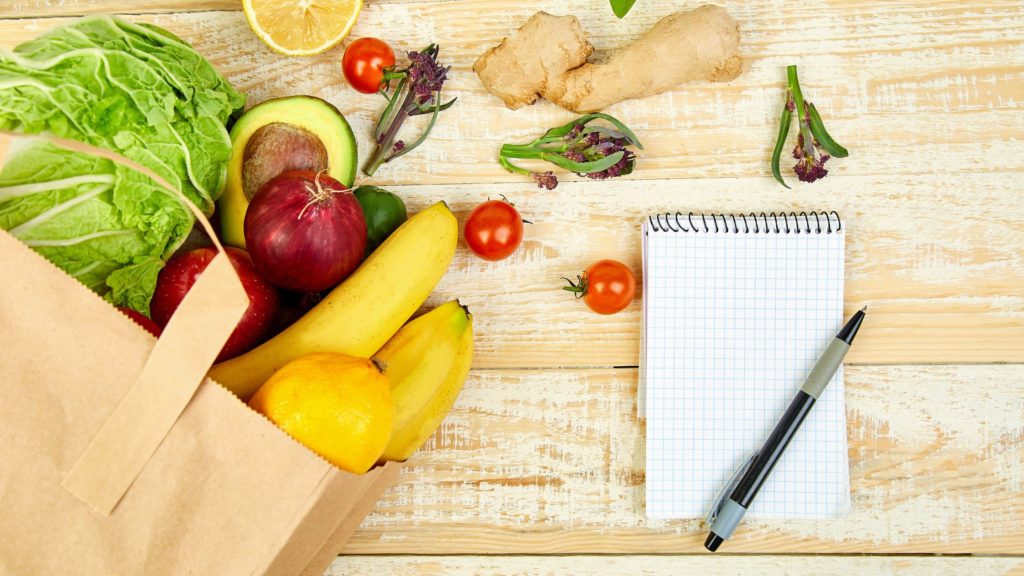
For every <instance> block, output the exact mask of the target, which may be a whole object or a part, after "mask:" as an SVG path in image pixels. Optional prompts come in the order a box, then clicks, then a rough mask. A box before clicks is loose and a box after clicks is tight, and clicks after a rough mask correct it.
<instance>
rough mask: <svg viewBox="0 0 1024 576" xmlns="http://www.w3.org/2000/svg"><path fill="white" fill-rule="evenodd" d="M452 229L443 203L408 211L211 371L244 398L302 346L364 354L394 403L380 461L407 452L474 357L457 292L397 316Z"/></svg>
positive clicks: (441, 257) (447, 248)
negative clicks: (340, 276)
mask: <svg viewBox="0 0 1024 576" xmlns="http://www.w3.org/2000/svg"><path fill="white" fill-rule="evenodd" d="M458 235H459V230H458V222H457V221H456V219H455V216H454V215H453V214H452V213H451V211H450V210H449V209H448V206H447V205H445V204H444V203H443V202H439V203H437V204H434V205H433V206H431V207H430V208H427V209H426V210H423V211H421V212H419V213H417V214H416V215H414V216H413V217H412V218H410V219H409V220H408V221H406V222H405V223H404V224H402V225H401V226H399V228H398V229H397V230H395V232H394V233H393V234H391V236H389V237H388V239H387V240H385V241H384V243H383V244H381V245H380V246H379V247H378V248H377V249H376V250H374V251H373V253H372V254H371V255H370V256H369V257H368V258H367V259H366V261H364V262H363V263H362V265H361V266H360V267H359V268H358V269H357V270H356V271H355V272H354V273H352V275H351V276H349V277H348V278H347V279H346V280H345V281H344V282H342V283H341V284H340V285H339V286H338V287H336V288H335V289H334V290H332V291H331V292H330V294H328V295H327V297H326V298H324V299H323V300H322V301H321V302H320V303H319V304H317V305H316V306H315V307H314V308H313V309H312V310H310V311H309V312H307V313H306V314H305V315H304V316H303V317H302V318H300V319H299V320H298V321H296V322H295V323H294V324H292V325H291V326H290V327H288V328H287V329H285V330H284V331H283V332H281V333H280V334H278V335H277V336H275V337H273V338H271V339H270V340H268V341H267V342H264V343H263V344H262V345H260V346H258V347H257V348H255V349H253V350H251V351H249V352H247V353H246V354H243V355H241V356H237V357H235V358H232V359H231V360H227V361H225V362H221V363H220V364H217V365H215V366H214V367H213V368H212V369H211V370H210V377H211V378H213V379H214V380H216V381H217V382H220V383H221V384H222V385H224V386H225V387H227V388H228V389H229V390H231V391H232V392H234V393H235V394H236V395H238V396H239V397H240V398H242V399H243V400H248V399H249V398H250V397H251V396H252V395H253V394H255V393H256V391H257V390H258V389H259V388H260V386H262V385H263V383H264V382H266V381H267V380H268V379H269V378H270V376H271V375H273V374H274V373H275V372H277V371H278V370H279V369H280V368H281V367H283V366H285V365H286V364H288V363H289V362H291V361H293V360H295V359H297V358H300V357H302V356H306V355H307V354H311V353H314V352H334V353H338V354H346V355H348V356H355V357H359V358H368V357H370V356H371V355H373V359H374V360H375V361H376V362H377V364H378V366H380V367H382V369H383V370H384V374H385V376H387V378H388V381H389V385H390V391H391V399H392V402H393V404H394V408H395V421H394V429H393V431H392V435H391V440H390V443H389V444H388V446H387V448H386V449H385V450H384V453H383V455H382V456H381V457H380V459H381V460H391V461H402V460H406V459H407V458H409V456H410V455H412V453H413V452H415V451H416V450H417V449H418V448H419V447H420V446H422V445H423V443H424V442H426V440H427V439H428V438H430V436H431V435H432V434H433V433H434V430H435V429H436V428H437V426H438V425H439V424H440V423H441V421H442V420H443V419H444V417H445V415H447V413H448V411H449V410H450V409H451V407H452V405H453V404H454V403H455V399H456V397H457V396H458V395H459V391H460V390H461V389H462V384H463V382H465V380H466V377H467V375H468V374H469V367H470V364H471V363H472V360H473V318H472V316H471V315H470V314H469V312H468V311H467V310H466V308H465V307H464V306H462V305H461V304H460V303H459V302H458V301H457V300H456V301H452V302H448V303H447V304H444V305H442V306H439V307H438V308H436V309H434V310H432V311H430V312H428V313H426V314H424V315H422V316H420V317H419V318H416V319H415V320H412V321H411V322H408V323H407V324H406V321H407V320H408V319H409V317H410V316H412V314H413V313H414V312H416V310H418V309H419V307H420V306H421V305H422V304H423V301H424V300H426V298H427V296H429V295H430V292H431V291H432V290H433V289H434V286H435V285H436V284H437V282H438V281H439V280H440V279H441V277H442V276H443V275H444V273H445V271H446V270H447V269H448V265H449V263H451V260H452V256H453V255H454V254H455V246H456V244H457V243H458ZM403 325H404V326H403Z"/></svg>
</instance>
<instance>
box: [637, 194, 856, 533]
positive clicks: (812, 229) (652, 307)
mask: <svg viewBox="0 0 1024 576" xmlns="http://www.w3.org/2000/svg"><path fill="white" fill-rule="evenodd" d="M843 246H844V233H843V229H842V221H841V219H840V218H839V215H838V214H837V213H835V212H829V213H822V212H809V213H808V212H799V213H771V214H764V213H761V214H746V215H741V214H736V215H723V214H694V213H687V214H683V213H670V214H658V215H654V216H651V217H649V218H648V219H647V220H646V221H645V222H644V226H643V252H644V253H643V258H644V268H643V278H644V282H643V285H644V298H643V318H644V320H643V322H644V327H643V348H642V351H641V375H642V376H641V381H642V387H641V394H640V406H639V407H638V413H639V414H640V415H641V416H642V417H646V420H647V456H646V460H647V475H646V478H647V480H646V488H647V516H648V517H651V518H696V517H703V516H704V515H705V514H706V513H707V511H708V509H709V507H710V506H711V505H712V503H713V502H714V499H715V497H716V496H717V495H718V493H719V491H721V490H722V488H723V487H724V486H725V485H726V484H727V483H728V482H729V480H730V478H731V477H732V475H733V473H734V472H735V471H736V470H737V469H738V468H739V467H740V466H741V465H742V464H743V462H744V461H745V460H746V459H747V458H748V457H749V456H750V455H752V454H753V453H754V452H755V451H756V450H757V449H758V448H760V446H761V444H762V443H763V442H764V440H765V439H766V438H767V437H768V434H769V433H770V432H771V430H772V428H773V427H774V426H775V424H776V422H777V421H778V419H779V417H780V416H781V415H782V413H783V412H784V411H785V408H786V406H787V405H788V404H789V402H790V401H791V400H792V399H793V396H794V395H795V394H796V391H797V390H798V389H799V388H800V385H801V384H802V382H803V379H804V377H805V376H806V375H807V374H808V372H810V370H811V368H812V367H813V365H814V363H815V362H816V361H817V359H818V357H819V355H820V354H821V353H822V352H823V351H824V350H825V347H826V346H828V344H829V342H830V341H831V339H832V338H833V337H834V336H835V335H836V333H837V332H838V331H839V329H840V327H841V326H842V323H843ZM849 507H850V480H849V462H848V460H847V441H846V411H845V404H844V390H843V372H842V369H840V370H839V372H837V373H836V375H835V377H834V379H833V380H832V381H831V382H830V384H829V386H828V388H827V389H826V391H825V393H824V394H823V395H822V398H821V399H820V400H819V401H818V402H817V403H816V404H815V406H814V410H813V411H812V412H811V414H810V415H809V416H808V418H807V420H806V421H805V422H804V425H803V427H802V428H801V429H800V431H799V432H798V433H797V436H796V437H795V438H794V439H793V441H792V442H791V444H790V445H789V448H788V449H787V450H786V453H785V455H784V456H783V458H782V460H781V461H780V462H779V464H778V465H777V466H776V468H775V470H774V471H773V472H772V475H771V477H770V478H769V480H768V481H767V483H766V484H765V485H764V487H763V488H762V490H761V492H760V494H759V495H758V496H757V498H756V499H755V501H754V504H753V505H752V507H751V509H750V515H752V516H755V515H758V516H762V517H766V516H781V517H833V516H839V515H842V514H844V513H846V512H847V511H848V509H849Z"/></svg>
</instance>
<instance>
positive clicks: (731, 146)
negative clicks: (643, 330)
mask: <svg viewBox="0 0 1024 576" xmlns="http://www.w3.org/2000/svg"><path fill="white" fill-rule="evenodd" d="M724 4H725V5H726V7H727V8H728V9H729V10H730V11H731V12H732V13H733V14H734V15H735V17H736V19H737V20H738V21H739V23H740V25H741V28H742V30H743V51H744V54H745V57H746V66H747V69H746V71H745V72H744V74H743V75H742V76H741V77H740V78H739V79H737V80H736V81H734V82H732V83H729V84H725V85H703V84H701V85H697V84H694V85H685V86H680V87H679V88H678V89H676V90H675V91H673V92H670V93H667V94H664V95H661V96H658V97H652V98H648V99H645V100H642V101H631V102H626V103H622V104H620V105H617V106H615V107H614V108H613V109H611V110H609V112H611V113H612V114H614V115H616V116H617V117H619V118H620V119H622V120H623V121H625V122H626V123H627V124H628V125H629V126H631V127H632V128H633V129H634V130H635V131H636V132H637V133H638V135H639V136H640V137H641V139H642V140H643V142H644V144H645V146H646V149H645V150H644V151H643V152H642V153H641V155H640V158H639V160H638V163H637V170H636V171H635V172H634V174H632V175H631V176H630V177H628V178H623V179H619V180H614V181H608V182H591V181H587V182H582V181H579V180H578V179H574V178H571V177H569V178H565V179H564V181H563V184H561V185H560V186H559V187H558V188H557V189H556V190H554V191H550V192H549V191H540V190H537V189H536V188H535V187H534V186H533V185H532V183H531V182H527V181H525V180H524V179H522V178H521V177H519V176H515V175H510V174H507V173H505V172H504V171H503V170H502V169H501V168H500V167H499V166H498V164H497V163H496V162H495V156H496V151H497V148H498V146H499V145H500V144H501V143H502V142H506V141H526V140H529V139H532V137H534V136H535V135H536V134H538V133H539V132H541V131H543V130H544V129H546V128H548V127H551V126H554V125H558V124H561V123H563V122H565V121H567V120H569V119H570V118H571V115H570V114H569V113H567V112H565V111H563V110H561V109H558V108H555V107H553V106H551V105H549V104H546V103H542V104H538V105H537V106H534V107H532V108H527V109H523V110H519V111H516V112H512V111H509V110H506V109H505V108H504V107H503V106H502V105H501V104H500V102H499V101H498V100H496V99H495V98H493V97H491V96H490V95H488V94H487V93H486V92H485V91H484V90H483V88H482V86H481V85H480V83H479V81H478V80H477V78H476V77H475V76H474V75H473V74H472V72H471V71H470V69H469V67H470V65H471V64H472V61H473V60H474V59H475V57H476V56H477V55H479V54H480V53H481V52H483V50H485V49H486V48H487V47H489V46H491V45H493V44H494V43H496V42H497V41H498V40H500V39H501V38H502V37H503V36H505V35H507V34H508V33H510V32H511V31H512V30H513V29H515V28H516V27H517V26H518V25H519V24H520V23H521V22H523V21H524V20H525V19H526V18H527V17H528V16H529V15H530V14H532V13H533V12H535V11H536V10H539V9H544V10H547V11H550V12H552V13H556V14H576V15H577V16H579V18H580V20H581V21H582V22H583V26H584V28H585V29H587V30H588V31H590V32H591V41H592V42H593V43H594V44H595V45H597V46H598V47H599V48H610V47H615V46H618V45H622V44H624V43H626V42H627V41H628V40H630V39H631V38H633V37H635V36H636V35H638V34H639V33H640V32H641V31H643V30H644V29H646V28H647V27H649V26H650V25H651V24H653V23H654V22H655V21H656V20H657V19H658V18H660V17H662V16H664V15H666V14H668V13H670V12H672V11H674V10H676V9H679V8H692V7H694V6H696V5H697V3H696V2H673V1H667V0H639V2H638V3H637V6H636V7H635V8H634V9H633V12H632V13H631V14H630V15H629V16H628V17H627V18H626V19H625V20H623V21H618V20H616V19H615V18H614V17H612V15H611V13H610V10H609V9H608V7H607V5H606V3H605V2H604V0H562V1H557V0H549V1H540V0H522V1H519V2H507V1H497V0H465V1H448V0H404V1H402V0H377V1H373V0H368V4H367V5H366V6H365V8H364V11H363V14H362V16H361V17H360V20H359V22H358V24H357V25H356V27H355V29H354V30H353V33H352V36H351V37H350V38H356V37H359V36H367V35H372V36H379V37H382V38H384V39H386V40H387V41H388V42H390V43H391V44H392V45H393V46H395V47H396V49H399V50H409V49H416V48H420V47H422V46H425V45H426V44H428V43H429V42H432V41H433V42H437V43H439V44H440V45H441V49H442V52H441V59H442V60H443V61H444V62H447V63H451V64H453V65H454V69H453V71H452V73H451V80H450V82H449V84H448V89H449V91H450V92H451V93H453V94H457V95H458V96H459V102H458V104H457V105H456V107H455V108H454V109H453V110H452V111H450V112H446V113H445V114H443V115H442V117H441V120H440V121H439V124H438V127H437V128H436V129H435V131H434V133H433V135H432V136H431V138H430V140H429V141H428V142H427V144H425V145H424V146H423V147H422V148H420V149H419V150H416V151H415V152H414V153H412V154H410V155H408V156H406V157H404V158H403V159H402V160H401V161H399V162H396V163H395V164H394V165H388V166H385V167H384V168H383V169H381V170H380V171H379V172H378V174H377V177H376V178H375V179H374V180H373V182H374V183H376V184H380V185H383V186H386V187H388V188H390V189H392V190H395V191H396V192H398V193H400V194H401V195H403V197H405V198H406V199H407V202H408V204H409V206H410V208H411V209H413V210H416V209H419V208H422V207H424V206H426V205H427V204H428V203H430V202H433V201H436V200H440V199H444V200H446V201H447V202H448V203H449V205H450V206H452V207H453V208H454V209H455V210H456V211H457V212H458V213H459V214H460V216H465V215H466V214H467V213H468V211H469V210H470V209H471V208H472V207H473V206H474V205H475V204H476V203H478V202H480V201H482V200H484V199H486V198H487V197H489V196H490V197H497V196H498V195H499V194H505V195H506V196H508V197H509V198H511V199H513V200H514V201H515V202H516V203H517V206H518V207H519V208H520V210H521V211H522V212H523V213H524V216H525V217H527V218H528V219H530V220H532V221H534V222H535V224H534V225H533V226H530V227H528V229H527V239H526V241H525V243H524V245H523V247H522V248H521V250H520V251H519V252H518V253H517V254H516V255H515V256H514V257H513V258H512V259H510V260H507V261H505V262H501V263H486V262H483V261H480V260H477V259H475V258H474V257H473V256H472V255H470V254H469V252H468V251H467V250H466V249H465V248H460V249H459V251H458V253H457V254H456V258H455V263H454V265H453V267H452V270H451V271H450V273H449V274H448V275H447V276H446V278H445V279H444V280H443V281H442V283H441V285H440V286H439V288H438V290H437V291H436V292H435V295H434V296H433V297H432V300H431V302H432V303H437V302H441V301H443V300H445V299H447V298H450V297H453V296H458V297H460V298H462V301H463V302H464V303H466V304H467V305H469V306H470V307H471V309H472V310H473V312H474V314H475V317H476V325H477V327H478V334H479V337H478V340H477V350H478V352H477V361H476V364H475V370H474V372H473V373H472V375H471V377H470V380H469V382H468V383H467V386H466V390H465V391H464V392H463V395H462V396H461V397H460V399H459V402H458V404H457V406H456V409H455V411H454V412H453V413H452V415H451V416H450V417H449V418H448V419H447V420H446V422H445V424H444V426H443V428H442V430H441V431H440V432H439V433H438V434H437V435H436V437H435V438H434V439H433V440H432V441H431V442H430V443H429V444H428V446H427V447H426V448H425V449H424V450H423V451H421V452H420V453H419V454H418V455H416V456H415V457H414V458H413V459H412V460H411V461H410V462H409V464H408V466H407V467H406V469H405V471H404V472H403V474H402V476H401V480H400V483H399V484H397V485H396V486H394V487H393V488H392V489H391V490H390V491H389V492H388V493H387V494H386V495H385V497H384V498H383V499H382V500H381V502H380V503H379V505H378V507H377V510H376V511H375V512H374V513H373V514H372V515H371V516H370V517H369V518H367V520H366V522H365V523H364V524H363V527H362V528H361V529H360V531H359V532H358V533H357V534H356V536H355V537H354V538H353V539H352V541H351V542H350V544H349V546H348V547H347V549H346V551H345V552H346V554H347V555H346V556H343V557H341V558H339V559H338V560H337V561H336V562H335V564H334V565H333V567H332V568H331V569H330V571H329V572H328V574H331V575H341V574H367V575H374V576H380V575H383V574H395V575H398V574H402V575H406V574H481V575H483V574H517V575H527V574H570V573H571V574H609V573H617V574H681V573H705V574H738V573H751V574H768V573H786V574H815V575H828V574H837V575H847V574H851V573H853V574H860V573H876V574H929V575H930V574H957V575H960V574H1011V573H1013V574H1024V556H1020V555H1022V554H1024V369H1022V365H1021V363H1022V362H1024V262H1022V260H1024V4H1022V3H1021V2H1020V1H1019V0H1017V1H992V2H980V1H924V0H917V1H914V0H908V1H903V2H881V1H861V0H857V1H843V2H822V1H807V2H781V1H780V2H741V1H729V2H724ZM97 12H107V13H124V14H129V15H130V16H128V17H129V18H133V19H138V20H143V21H148V22H154V23H157V24H159V25H161V26H164V27H166V28H168V29H169V30H171V31H172V32H174V33H176V34H178V35H180V36H181V37H183V38H185V39H187V40H188V41H190V42H192V43H194V44H195V46H196V47H197V49H198V50H199V51H200V52H202V53H203V54H204V55H206V56H207V58H208V59H209V60H210V61H211V62H213V64H214V65H215V66H216V67H217V68H218V69H219V70H220V71H221V72H223V73H224V74H225V75H226V76H227V77H228V79H229V80H230V81H231V82H232V83H233V84H234V85H235V86H236V87H238V88H239V89H240V90H242V91H244V92H247V93H248V95H249V98H250V102H251V103H256V102H259V101H262V100H264V99H267V98H271V97H276V96H285V95H293V94H314V95H317V96H321V97H323V98H325V99H327V100H329V101H330V102H332V103H333V104H335V105H336V106H337V107H338V108H339V109H340V110H342V112H343V113H344V114H345V115H346V116H347V117H348V119H349V121H350V122H351V123H352V125H353V128H354V129H355V131H356V133H357V135H358V138H359V140H360V145H361V150H363V151H364V153H365V151H366V150H368V143H369V134H370V131H371V128H372V125H373V122H374V120H375V115H376V114H377V113H378V112H379V111H380V108H381V102H382V101H381V100H380V99H379V98H375V97H370V96H363V95H359V94H357V93H355V92H354V91H352V90H350V89H349V88H348V87H347V86H346V84H345V82H344V80H343V78H342V76H341V73H340V59H341V54H342V49H341V48H336V49H333V50H331V51H328V52H327V53H325V54H323V55H320V56H317V57H313V58H285V57H281V56H277V55H275V54H273V53H271V52H270V51H269V50H268V49H266V48H265V47H264V46H263V45H262V44H261V43H260V42H259V41H258V40H257V39H256V38H255V37H254V36H253V34H252V33H251V32H250V30H249V28H248V26H247V25H246V23H245V19H244V17H243V15H242V13H241V12H240V10H239V5H238V4H237V3H236V2H234V1H232V0H200V1H196V2H188V1H185V0H112V1H110V2H101V1H99V0H63V1H60V2H57V1H47V0H15V1H14V2H11V1H9V0H8V1H5V2H2V3H0V45H3V46H5V47H11V46H13V45H15V44H17V43H19V42H21V41H24V40H27V39H28V38H31V37H34V36H35V35H37V34H39V33H40V32H41V31H43V30H45V29H47V28H49V27H52V26H56V25H59V24H62V23H64V22H66V21H67V19H69V18H71V17H74V16H78V15H82V14H87V13H97ZM668 64H670V63H666V65H668ZM787 64H798V65H799V66H800V72H801V80H802V85H803V87H804V90H805V92H806V93H807V94H809V95H810V97H811V98H812V99H813V100H814V102H815V103H816V104H817V106H818V108H819V109H820V110H822V112H823V115H824V116H825V119H826V121H827V122H828V124H829V128H830V131H831V132H832V133H833V134H834V135H835V136H836V138H837V139H838V140H839V141H840V142H842V143H843V144H844V145H846V146H847V147H848V148H849V149H850V150H851V156H850V157H849V158H847V159H843V160H835V161H833V162H830V163H829V168H830V172H831V173H830V175H829V176H828V178H826V179H825V180H824V181H822V182H820V183H816V184H814V185H811V186H805V185H801V186H796V187H795V188H794V190H792V191H788V190H784V189H782V188H781V187H779V186H778V185H777V184H776V183H775V182H774V181H773V180H772V179H771V176H770V174H769V169H768V158H769V154H770V148H771V145H772V143H773V141H774V136H775V133H776V129H777V121H778V112H779V106H780V103H781V98H782V93H783V86H784V76H785V66H786V65H787ZM794 208H795V209H797V210H809V209H822V208H825V209H829V210H831V209H835V210H837V211H839V212H840V213H841V214H843V216H844V220H845V224H846V226H847V230H848V236H847V260H846V270H847V283H846V302H847V306H846V308H847V313H849V312H852V310H853V309H854V307H855V306H857V305H859V304H861V303H869V304H870V306H871V320H870V324H869V325H868V326H867V327H866V328H865V330H864V331H863V332H862V334H861V335H860V336H859V337H858V339H857V346H856V347H855V348H854V350H853V352H851V354H850V355H849V357H848V369H847V372H846V374H847V376H846V378H847V406H848V419H849V423H850V424H849V439H850V451H849V457H850V462H851V476H852V478H851V481H852V490H853V509H852V511H851V513H850V514H849V515H848V516H847V517H845V518H843V519H840V520H835V521H828V522H818V521H800V522H793V521H761V522H749V523H747V524H746V525H745V526H744V528H743V530H742V531H741V532H740V533H738V534H737V536H736V537H735V538H734V539H733V540H732V541H730V543H729V547H728V552H727V553H723V554H719V555H716V556H714V557H712V556H710V555H707V554H706V553H704V552H703V549H702V547H701V543H702V541H703V539H704V536H705V532H704V530H702V529H701V527H700V526H699V524H698V522H697V521H695V520H694V521H677V522H666V521H650V520H647V519H645V517H644V511H643V500H644V459H643V444H644V431H643V427H642V425H641V424H640V423H638V422H637V419H636V412H635V410H636V408H635V405H636V388H637V370H636V368H635V366H636V364H637V354H638V344H639V341H638V339H639V327H640V320H639V301H638V302H637V303H635V304H634V305H633V306H632V307H630V308H629V309H628V310H627V311H626V312H624V313H621V314H619V315H616V316H612V317H599V316H597V315H594V314H591V313H589V312H587V311H586V309H585V308H584V307H583V306H582V305H581V304H579V303H577V302H573V301H572V299H571V297H570V296H569V295H568V294H566V293H565V292H563V291H562V290H560V279H559V278H560V277H561V276H569V275H574V274H576V273H578V272H579V271H581V270H582V269H583V268H584V267H585V266H586V265H587V264H588V263H590V262H591V261H593V260H595V259H598V258H603V257H611V258H618V259H621V260H624V261H626V262H627V263H629V264H630V265H631V266H633V267H634V269H635V270H639V268H640V250H639V246H640V236H639V232H638V226H639V223H640V220H641V218H642V217H643V216H645V215H646V214H648V213H652V212H656V211H663V210H668V209H671V210H673V211H674V210H677V209H685V210H695V211H716V212H718V211H723V212H740V211H742V212H749V211H756V212H760V211H761V210H765V211H771V210H787V211H788V210H791V209H794ZM806 554H822V555H824V556H820V557H819V556H815V557H808V556H806ZM951 554H953V555H967V556H956V557H950V556H948V555H951ZM68 568H69V571H71V572H73V571H74V567H73V566H69V567H68Z"/></svg>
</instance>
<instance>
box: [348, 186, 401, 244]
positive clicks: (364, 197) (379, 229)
mask: <svg viewBox="0 0 1024 576" xmlns="http://www.w3.org/2000/svg"><path fill="white" fill-rule="evenodd" d="M353 194H355V196H356V200H359V205H360V206H362V208H363V218H365V219H366V255H367V256H369V255H370V253H371V252H373V251H374V250H376V249H377V247H378V246H380V245H381V243H382V242H384V240H386V239H387V237H388V236H391V233H392V232H394V231H395V229H396V228H398V227H399V226H401V225H402V222H405V220H406V218H408V214H406V211H405V202H402V199H401V198H399V197H398V196H397V195H396V194H394V193H392V192H388V191H387V190H384V189H383V188H378V187H376V186H360V187H358V188H356V189H355V190H354V191H353Z"/></svg>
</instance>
